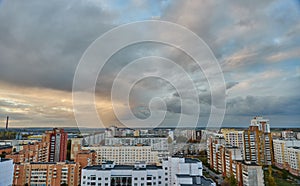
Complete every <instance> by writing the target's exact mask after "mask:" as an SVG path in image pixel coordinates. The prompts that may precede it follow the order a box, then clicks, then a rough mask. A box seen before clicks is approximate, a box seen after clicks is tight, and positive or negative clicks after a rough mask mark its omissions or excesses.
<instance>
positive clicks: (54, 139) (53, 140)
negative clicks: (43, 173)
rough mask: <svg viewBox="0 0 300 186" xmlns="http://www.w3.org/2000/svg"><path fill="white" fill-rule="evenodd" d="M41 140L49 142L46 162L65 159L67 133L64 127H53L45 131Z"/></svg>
mask: <svg viewBox="0 0 300 186" xmlns="http://www.w3.org/2000/svg"><path fill="white" fill-rule="evenodd" d="M42 141H44V142H47V143H48V144H49V155H48V162H62V161H65V160H66V158H67V143H68V134H67V133H66V132H64V129H57V128H54V129H53V130H52V131H46V133H45V135H44V136H43V140H42Z"/></svg>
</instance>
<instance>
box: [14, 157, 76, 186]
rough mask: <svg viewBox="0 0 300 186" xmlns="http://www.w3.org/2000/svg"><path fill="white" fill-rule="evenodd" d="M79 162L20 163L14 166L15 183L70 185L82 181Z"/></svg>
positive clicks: (17, 184) (72, 185) (73, 185)
mask: <svg viewBox="0 0 300 186" xmlns="http://www.w3.org/2000/svg"><path fill="white" fill-rule="evenodd" d="M79 170H80V169H79V164H78V163H66V162H57V163H55V162H52V163H33V162H32V163H19V164H15V166H14V177H13V182H12V183H13V185H16V186H19V185H26V184H28V185H45V186H50V185H62V184H65V185H69V186H77V185H78V184H79V183H80V174H79Z"/></svg>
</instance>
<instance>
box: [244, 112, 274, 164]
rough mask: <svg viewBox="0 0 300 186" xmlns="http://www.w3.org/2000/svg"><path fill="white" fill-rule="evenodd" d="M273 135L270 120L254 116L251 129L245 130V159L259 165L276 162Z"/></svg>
mask: <svg viewBox="0 0 300 186" xmlns="http://www.w3.org/2000/svg"><path fill="white" fill-rule="evenodd" d="M272 149H273V146H272V136H271V132H270V124H269V120H267V119H263V117H254V119H252V120H251V124H250V126H249V129H247V130H245V131H244V159H245V161H248V162H252V163H257V164H258V165H272V163H273V162H274V155H273V150H272Z"/></svg>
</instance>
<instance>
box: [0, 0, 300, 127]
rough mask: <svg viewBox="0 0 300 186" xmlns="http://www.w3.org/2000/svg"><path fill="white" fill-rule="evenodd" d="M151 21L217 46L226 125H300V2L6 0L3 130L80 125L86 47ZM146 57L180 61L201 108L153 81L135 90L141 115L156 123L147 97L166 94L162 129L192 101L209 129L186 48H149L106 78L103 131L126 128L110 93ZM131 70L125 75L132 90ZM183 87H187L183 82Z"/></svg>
mask: <svg viewBox="0 0 300 186" xmlns="http://www.w3.org/2000/svg"><path fill="white" fill-rule="evenodd" d="M145 20H161V21H169V22H172V23H176V24H179V25H182V26H184V27H186V28H188V29H189V30H191V31H192V32H194V33H195V34H197V35H198V36H199V37H200V38H201V39H203V41H205V42H206V44H207V45H208V46H209V47H210V49H211V50H212V52H213V54H214V55H215V56H216V59H217V60H218V63H219V65H220V67H221V69H222V71H223V75H224V79H225V82H226V100H225V101H226V113H225V118H224V121H223V123H222V126H232V127H246V126H248V125H249V123H250V120H251V118H252V117H253V116H256V115H262V116H264V117H265V118H268V119H270V124H271V127H299V126H300V95H299V90H300V83H299V82H300V81H299V80H300V34H299V33H300V1H296V0H286V1H282V0H265V1H261V0H252V1H239V0H202V1H199V0H184V1H183V0H182V1H179V0H178V1H177V0H161V1H160V0H155V1H145V0H129V1H124V0H116V1H105V0H77V1H69V0H51V1H38V0H26V1H22V0H1V1H0V127H4V125H5V120H6V116H9V117H10V126H11V127H51V126H55V127H76V126H77V123H76V120H75V118H74V113H73V106H72V84H73V78H74V74H75V70H76V67H77V65H78V64H79V61H80V59H81V57H82V55H83V54H84V52H85V50H86V49H87V48H88V47H89V46H90V45H91V44H92V42H93V41H94V40H96V39H97V38H98V37H99V36H101V35H102V34H104V33H105V32H107V31H109V30H110V29H113V28H116V27H117V26H119V25H122V24H126V23H131V22H135V21H145ZM163 34H166V35H168V34H170V35H172V33H163ZM112 42H117V41H112ZM187 42H188V41H187ZM108 45H109V43H108ZM146 56H161V57H164V58H168V59H171V60H173V61H176V63H178V64H179V65H181V66H182V68H183V69H184V70H185V71H186V72H188V73H189V74H190V77H191V78H192V79H193V81H194V82H195V85H196V88H197V91H198V96H199V102H198V103H190V102H188V101H185V100H183V101H182V103H181V102H180V98H178V95H177V93H176V89H174V87H172V86H171V85H170V84H169V83H168V82H165V81H163V80H161V79H158V78H147V79H144V80H142V81H140V82H138V83H137V84H136V85H135V86H134V87H133V89H132V91H131V94H130V106H131V109H132V110H131V111H132V112H133V113H134V115H135V116H136V117H138V118H140V119H145V118H147V117H149V116H150V115H151V113H149V108H148V104H149V101H150V100H151V99H152V98H153V97H159V98H161V100H163V101H164V102H165V105H166V117H165V121H164V122H163V125H164V126H176V122H177V120H178V117H179V116H180V115H189V114H191V113H192V112H193V111H192V110H191V109H190V110H189V109H187V112H186V113H182V108H183V107H186V108H192V107H189V106H190V105H191V104H198V105H200V108H201V113H200V114H199V116H200V119H199V123H198V126H205V122H206V121H207V119H208V116H209V114H210V113H209V111H210V108H211V99H210V94H211V92H210V90H209V88H210V87H209V86H208V82H207V81H206V80H205V76H204V75H203V72H201V69H194V66H193V65H194V64H195V63H194V61H193V59H191V58H190V57H189V56H187V55H186V54H184V53H183V52H182V51H180V50H178V49H175V48H174V47H172V46H166V45H163V44H159V43H149V42H144V43H139V44H135V45H130V46H127V47H125V48H123V49H122V50H120V51H118V52H117V53H115V54H114V55H113V56H112V57H111V58H110V59H109V60H108V61H107V63H106V64H105V67H104V69H103V72H101V73H100V75H99V77H98V79H101V81H100V80H99V82H98V83H97V87H96V92H95V101H96V108H97V111H98V113H99V116H100V117H101V119H102V120H103V122H104V125H105V126H110V125H113V124H114V125H115V124H116V125H120V123H119V122H118V120H117V118H116V116H115V114H114V112H113V108H112V100H111V94H110V93H111V87H112V84H113V81H114V78H115V77H116V75H117V74H118V72H120V71H121V70H122V68H123V67H125V66H126V65H128V64H130V63H131V62H132V61H134V60H136V59H138V58H141V57H146ZM144 67H147V68H151V67H152V65H151V63H149V64H147V65H145V66H144ZM135 70H136V71H139V70H140V69H139V68H138V67H137V68H136V69H135ZM155 70H156V71H157V73H158V74H162V73H168V74H170V78H171V79H172V80H174V81H177V82H179V84H180V79H182V77H181V74H175V71H172V70H173V69H172V68H171V69H170V68H168V67H166V66H159V67H157V68H156V69H155ZM132 74H134V72H133V73H128V74H127V75H128V76H125V77H124V78H123V81H124V86H126V83H127V82H128V81H130V79H131V78H132ZM179 89H182V90H186V87H185V84H184V83H182V84H180V88H179ZM187 91H188V90H187ZM83 104H84V103H83ZM116 105H117V106H119V107H122V106H123V105H124V103H122V102H121V101H119V102H118V103H117V104H116ZM155 109H157V110H159V109H161V108H158V107H155V108H154V110H153V111H154V112H155ZM82 114H83V115H85V114H86V113H82ZM123 114H124V117H126V115H127V114H128V113H123ZM2 121H3V122H2ZM1 123H2V124H1ZM90 123H93V122H90V121H89V117H88V114H87V115H86V127H97V126H95V125H91V124H90Z"/></svg>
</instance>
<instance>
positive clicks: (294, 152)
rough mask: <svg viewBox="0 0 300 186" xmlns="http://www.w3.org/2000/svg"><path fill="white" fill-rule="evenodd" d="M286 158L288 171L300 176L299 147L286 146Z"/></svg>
mask: <svg viewBox="0 0 300 186" xmlns="http://www.w3.org/2000/svg"><path fill="white" fill-rule="evenodd" d="M287 159H288V171H289V172H290V173H291V174H293V175H295V176H300V147H288V148H287Z"/></svg>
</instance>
